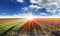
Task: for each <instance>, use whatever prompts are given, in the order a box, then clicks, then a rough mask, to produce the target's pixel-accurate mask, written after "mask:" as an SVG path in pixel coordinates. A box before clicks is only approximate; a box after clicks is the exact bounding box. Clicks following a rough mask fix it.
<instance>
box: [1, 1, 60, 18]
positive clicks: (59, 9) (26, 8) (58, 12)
mask: <svg viewBox="0 0 60 36" xmlns="http://www.w3.org/2000/svg"><path fill="white" fill-rule="evenodd" d="M27 15H28V16H29V15H33V16H43V17H46V16H52V17H54V16H55V17H56V16H58V17H59V16H60V0H0V17H1V16H12V17H13V16H19V17H21V16H27Z"/></svg>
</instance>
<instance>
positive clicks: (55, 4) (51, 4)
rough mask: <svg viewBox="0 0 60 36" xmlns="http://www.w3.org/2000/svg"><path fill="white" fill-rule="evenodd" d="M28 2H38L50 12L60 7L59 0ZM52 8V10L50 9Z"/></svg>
mask: <svg viewBox="0 0 60 36" xmlns="http://www.w3.org/2000/svg"><path fill="white" fill-rule="evenodd" d="M30 2H31V3H32V4H34V2H35V3H36V4H38V5H39V6H40V7H43V8H46V9H47V10H49V11H50V12H51V13H53V12H54V13H55V11H56V10H55V9H58V8H60V0H33V1H32V0H30ZM51 9H53V10H51ZM52 11H53V12H52Z"/></svg>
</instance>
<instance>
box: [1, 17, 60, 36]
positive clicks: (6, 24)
mask: <svg viewBox="0 0 60 36" xmlns="http://www.w3.org/2000/svg"><path fill="white" fill-rule="evenodd" d="M0 36H60V18H34V19H33V20H27V19H24V18H22V19H21V18H0Z"/></svg>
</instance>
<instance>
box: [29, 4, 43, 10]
mask: <svg viewBox="0 0 60 36" xmlns="http://www.w3.org/2000/svg"><path fill="white" fill-rule="evenodd" d="M29 7H30V8H33V9H34V8H36V9H40V8H42V7H39V6H37V5H33V4H32V5H30V6H29Z"/></svg>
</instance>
